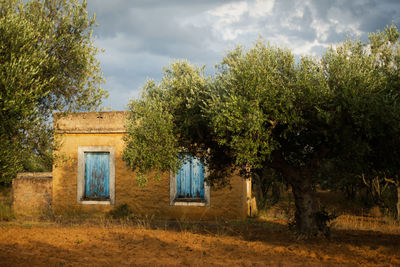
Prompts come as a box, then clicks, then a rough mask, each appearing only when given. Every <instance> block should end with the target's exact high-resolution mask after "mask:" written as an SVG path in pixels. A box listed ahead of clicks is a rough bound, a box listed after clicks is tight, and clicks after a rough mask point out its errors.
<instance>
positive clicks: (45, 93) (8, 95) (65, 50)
mask: <svg viewBox="0 0 400 267" xmlns="http://www.w3.org/2000/svg"><path fill="white" fill-rule="evenodd" d="M94 26H95V18H94V17H93V18H90V17H89V16H88V13H87V11H86V2H85V1H83V2H82V3H81V1H77V0H73V1H67V0H45V1H39V0H31V1H25V2H23V1H18V0H0V121H1V124H0V140H1V142H0V181H1V182H3V183H7V182H9V181H10V180H11V179H12V178H13V177H14V176H15V175H16V173H17V172H19V171H22V170H31V171H35V170H42V169H49V168H51V164H52V158H51V144H52V139H51V136H52V134H51V125H50V122H51V116H52V112H55V111H61V112H69V111H76V110H92V109H95V108H97V107H98V106H99V105H100V103H101V100H102V98H103V97H105V96H106V95H107V94H106V92H105V91H104V90H103V89H102V88H101V86H100V85H101V84H102V83H103V78H102V73H101V71H100V68H99V62H98V60H97V59H96V54H97V53H98V49H97V48H96V47H95V46H94V44H93V38H92V31H93V27H94ZM32 158H34V160H32Z"/></svg>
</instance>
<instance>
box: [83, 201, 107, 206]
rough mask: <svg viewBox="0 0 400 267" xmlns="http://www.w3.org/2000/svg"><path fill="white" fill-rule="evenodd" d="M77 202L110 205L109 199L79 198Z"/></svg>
mask: <svg viewBox="0 0 400 267" xmlns="http://www.w3.org/2000/svg"><path fill="white" fill-rule="evenodd" d="M79 204H86V205H111V201H110V200H81V201H79Z"/></svg>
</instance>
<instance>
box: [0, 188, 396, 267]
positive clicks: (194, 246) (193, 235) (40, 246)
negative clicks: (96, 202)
mask: <svg viewBox="0 0 400 267" xmlns="http://www.w3.org/2000/svg"><path fill="white" fill-rule="evenodd" d="M3 196H4V197H3V199H2V200H3V202H4V203H3V204H4V205H3V207H5V208H4V215H3V216H4V217H3V220H2V222H0V266H110V265H113V266H146V265H148V266H182V265H186V266H204V265H210V266H400V226H399V224H398V223H397V222H395V221H393V220H391V219H389V218H385V217H382V216H381V217H372V216H370V214H367V213H366V214H365V215H364V216H361V215H355V214H342V215H340V216H339V217H337V218H336V219H335V220H334V221H333V222H332V225H331V226H332V232H331V236H330V237H329V238H318V239H309V240H297V238H296V236H295V235H294V234H293V233H292V232H291V231H289V230H288V226H287V223H288V222H289V221H290V216H291V213H292V212H293V207H292V203H290V202H289V203H288V202H285V203H278V205H276V206H274V207H272V208H271V209H269V210H268V211H262V212H260V216H259V217H257V218H250V219H248V220H245V221H233V222H226V221H213V222H189V221H186V220H175V221H166V220H158V219H157V218H154V217H152V216H144V217H138V216H130V217H128V218H125V219H122V220H111V219H106V218H100V219H92V218H84V217H79V216H76V217H69V218H60V217H54V218H53V219H52V220H49V219H47V220H43V221H39V222H30V221H23V220H17V219H13V217H12V214H11V213H10V212H11V211H10V210H9V203H10V202H7V201H9V197H10V195H9V194H3ZM330 199H332V197H331V198H330Z"/></svg>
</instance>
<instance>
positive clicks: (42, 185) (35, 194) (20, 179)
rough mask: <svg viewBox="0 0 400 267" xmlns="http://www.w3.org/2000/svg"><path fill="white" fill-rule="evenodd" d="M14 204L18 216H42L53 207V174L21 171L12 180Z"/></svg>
mask: <svg viewBox="0 0 400 267" xmlns="http://www.w3.org/2000/svg"><path fill="white" fill-rule="evenodd" d="M12 193H13V199H12V205H13V210H14V214H15V215H16V216H17V217H21V216H25V217H40V216H42V215H45V214H46V213H48V212H49V211H50V209H51V200H52V174H51V172H42V173H19V174H18V176H17V178H15V179H14V180H13V181H12Z"/></svg>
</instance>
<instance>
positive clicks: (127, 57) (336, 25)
mask: <svg viewBox="0 0 400 267" xmlns="http://www.w3.org/2000/svg"><path fill="white" fill-rule="evenodd" d="M88 10H89V12H90V13H91V14H93V13H96V21H97V23H98V24H99V26H98V27H97V28H96V30H95V35H96V45H97V46H98V47H99V48H101V49H105V52H103V53H101V54H100V55H99V60H100V62H101V66H102V70H103V73H104V76H105V78H106V81H107V82H106V84H105V86H104V87H105V88H106V89H108V91H109V94H110V97H109V98H108V99H107V100H106V101H105V103H104V106H106V107H110V108H111V109H112V110H124V109H125V108H126V105H127V104H128V102H129V99H132V98H137V97H139V96H140V90H141V87H142V86H143V85H144V83H145V82H146V80H148V79H154V80H160V78H161V77H162V68H163V67H165V66H168V64H169V63H172V62H173V61H175V60H178V59H187V60H188V61H189V62H191V63H193V64H197V65H204V64H205V65H206V71H207V72H208V73H212V72H213V68H214V66H215V64H216V63H218V62H220V61H221V58H222V56H223V55H224V54H225V52H226V51H227V49H231V48H233V47H235V46H236V45H238V44H240V45H243V46H245V47H250V46H251V45H252V44H253V43H254V41H255V40H257V38H258V37H259V36H262V37H263V38H264V39H265V41H266V42H270V43H271V44H274V45H279V46H285V47H289V48H290V49H292V51H293V53H295V54H296V55H298V56H300V55H304V54H313V55H320V54H321V53H322V52H323V51H324V49H325V48H327V47H328V46H329V45H330V44H332V43H338V42H342V41H344V40H345V39H346V37H347V36H351V37H354V38H355V37H358V38H360V39H361V40H366V38H367V34H368V33H369V32H375V31H376V30H378V29H380V30H382V29H383V28H384V27H385V26H386V25H390V24H392V22H393V23H394V24H395V25H396V26H397V27H399V26H400V1H399V0H314V1H312V0H310V1H307V0H283V1H282V0H280V1H278V0H253V1H235V0H232V1H231V0H135V1H134V0H88Z"/></svg>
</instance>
